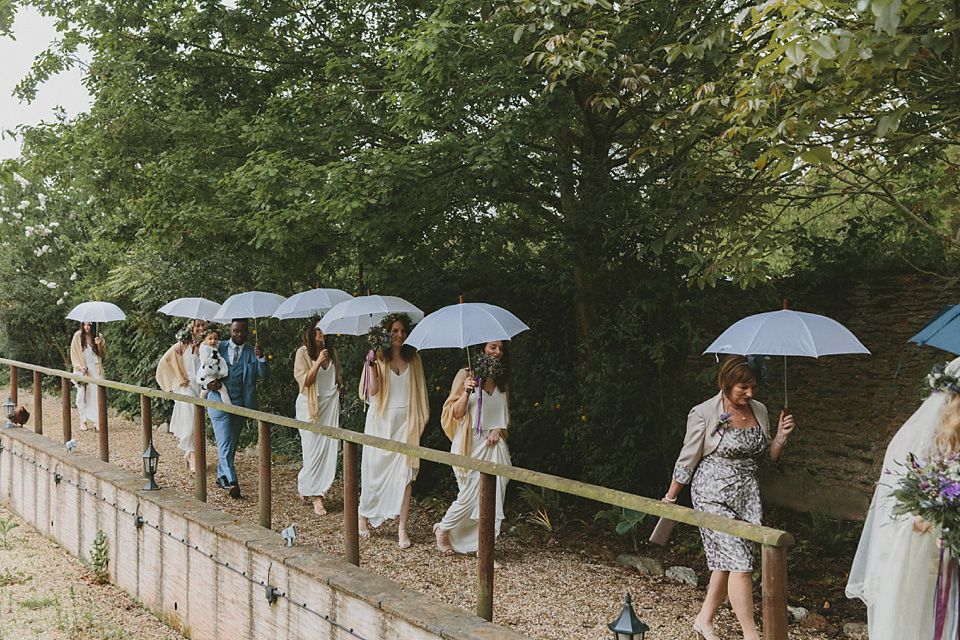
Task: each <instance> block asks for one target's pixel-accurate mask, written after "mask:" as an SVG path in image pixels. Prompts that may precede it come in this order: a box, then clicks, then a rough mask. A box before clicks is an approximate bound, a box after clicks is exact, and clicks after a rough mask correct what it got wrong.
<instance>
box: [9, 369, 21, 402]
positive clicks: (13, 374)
mask: <svg viewBox="0 0 960 640" xmlns="http://www.w3.org/2000/svg"><path fill="white" fill-rule="evenodd" d="M19 387H20V381H19V377H18V375H17V368H16V367H15V366H13V365H10V399H11V400H13V405H14V406H16V405H17V389H18V388H19Z"/></svg>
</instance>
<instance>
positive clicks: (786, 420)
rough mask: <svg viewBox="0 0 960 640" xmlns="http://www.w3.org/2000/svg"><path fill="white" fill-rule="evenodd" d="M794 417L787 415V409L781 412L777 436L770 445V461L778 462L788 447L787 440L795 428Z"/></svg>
mask: <svg viewBox="0 0 960 640" xmlns="http://www.w3.org/2000/svg"><path fill="white" fill-rule="evenodd" d="M794 426H795V425H794V423H793V415H792V414H789V413H787V410H786V409H781V411H780V424H779V425H778V426H777V436H776V437H775V438H774V439H773V442H771V443H770V459H771V460H773V461H774V462H776V461H777V460H779V459H780V454H781V453H783V448H784V447H785V446H786V445H787V440H788V439H789V438H790V434H791V433H793V428H794Z"/></svg>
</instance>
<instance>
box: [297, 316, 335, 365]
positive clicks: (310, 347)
mask: <svg viewBox="0 0 960 640" xmlns="http://www.w3.org/2000/svg"><path fill="white" fill-rule="evenodd" d="M316 334H317V320H316V319H313V320H311V321H310V324H309V325H307V330H306V331H304V332H303V346H305V347H306V348H307V353H308V354H309V355H310V359H311V360H316V359H317V356H319V355H320V352H319V351H318V350H317V342H316V340H314V339H313V338H314V336H315V335H316ZM323 346H324V348H325V349H326V350H327V351H328V352H329V353H330V359H331V360H333V359H334V358H336V355H337V349H336V346H335V345H334V340H333V337H332V336H328V335H327V334H324V335H323Z"/></svg>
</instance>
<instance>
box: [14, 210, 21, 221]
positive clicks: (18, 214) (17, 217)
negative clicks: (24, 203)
mask: <svg viewBox="0 0 960 640" xmlns="http://www.w3.org/2000/svg"><path fill="white" fill-rule="evenodd" d="M13 217H14V218H16V219H17V220H19V219H20V218H22V217H23V214H22V213H20V212H19V211H14V212H13Z"/></svg>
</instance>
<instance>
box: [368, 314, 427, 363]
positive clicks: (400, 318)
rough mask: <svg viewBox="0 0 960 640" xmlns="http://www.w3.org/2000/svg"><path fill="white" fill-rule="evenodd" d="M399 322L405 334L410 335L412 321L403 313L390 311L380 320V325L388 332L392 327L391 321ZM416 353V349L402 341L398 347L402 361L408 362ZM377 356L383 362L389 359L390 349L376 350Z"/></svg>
mask: <svg viewBox="0 0 960 640" xmlns="http://www.w3.org/2000/svg"><path fill="white" fill-rule="evenodd" d="M394 322H399V323H400V324H402V325H403V330H404V331H406V333H407V336H409V335H410V331H411V326H412V324H413V321H412V320H411V319H410V316H409V315H407V314H405V313H391V314H390V315H388V316H384V318H383V319H382V320H381V321H380V326H381V327H383V328H384V329H386V330H387V333H390V330H391V329H392V328H393V323H394ZM415 355H417V350H416V349H414V348H413V347H411V346H410V345H408V344H406V343H404V344H403V345H401V347H400V357H401V358H403V360H404V362H410V361H411V360H413V357H414V356H415ZM377 357H378V358H379V359H380V360H381V361H383V362H389V361H390V357H391V356H390V350H389V349H387V350H386V351H385V350H383V349H378V350H377Z"/></svg>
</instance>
